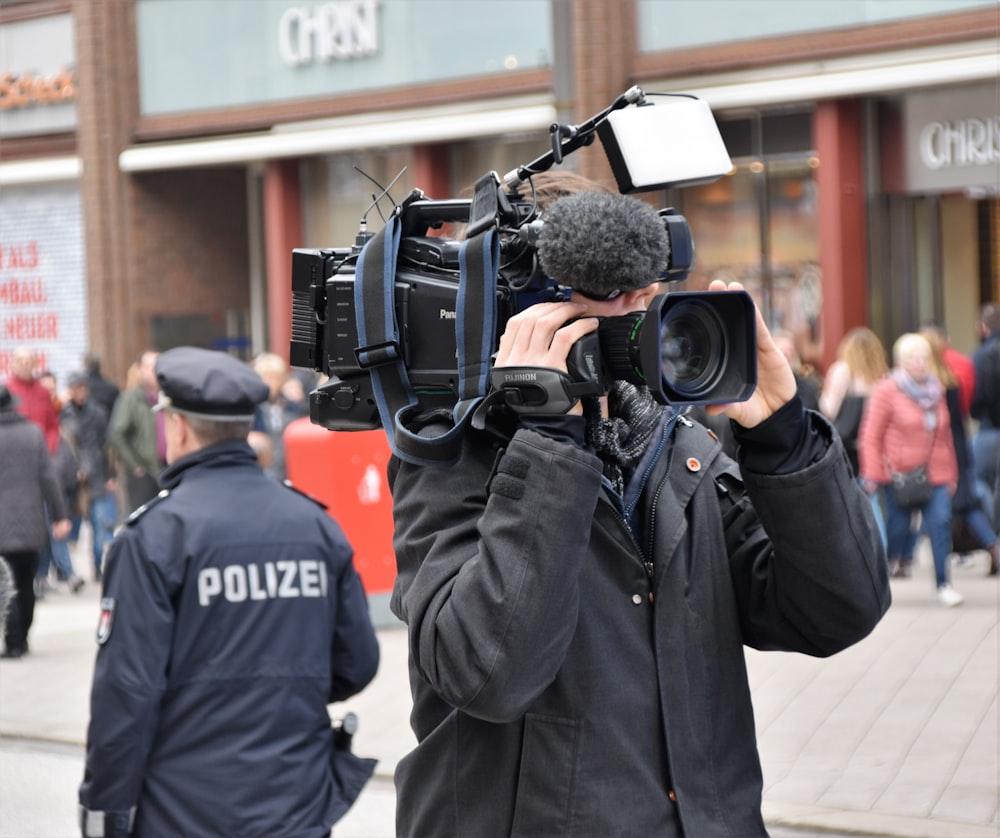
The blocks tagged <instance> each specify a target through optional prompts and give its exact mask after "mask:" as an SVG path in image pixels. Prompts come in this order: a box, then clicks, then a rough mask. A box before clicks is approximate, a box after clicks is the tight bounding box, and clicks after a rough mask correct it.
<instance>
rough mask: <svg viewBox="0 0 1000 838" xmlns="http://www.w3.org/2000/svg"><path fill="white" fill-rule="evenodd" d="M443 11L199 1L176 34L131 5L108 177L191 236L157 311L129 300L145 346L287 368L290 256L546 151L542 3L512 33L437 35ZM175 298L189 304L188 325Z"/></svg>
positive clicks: (482, 21) (490, 24)
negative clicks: (132, 91)
mask: <svg viewBox="0 0 1000 838" xmlns="http://www.w3.org/2000/svg"><path fill="white" fill-rule="evenodd" d="M453 10H454V6H453V5H452V4H449V3H447V2H444V3H442V2H436V1H425V2H421V3H420V4H410V3H398V2H376V1H375V0H340V1H339V2H328V3H318V4H314V5H311V6H303V5H297V4H295V3H292V2H290V0H266V2H264V1H262V2H255V3H253V4H247V5H242V4H241V5H240V7H239V9H237V8H236V5H235V4H233V3H230V2H225V0H205V1H204V2H201V3H198V4H193V5H191V6H188V7H187V8H186V10H185V15H184V16H183V19H179V17H178V16H177V15H176V14H175V13H174V10H173V8H172V6H171V4H170V3H169V2H163V0H139V2H138V3H137V4H136V19H135V25H136V36H137V56H138V75H139V94H140V96H139V100H140V114H139V117H138V123H137V131H136V139H137V141H135V142H133V143H131V144H130V146H129V147H128V148H126V149H124V150H123V151H122V153H121V154H120V156H119V157H118V159H117V161H116V162H117V165H118V166H119V167H120V169H121V170H122V171H123V172H125V173H127V174H128V175H129V177H130V178H131V180H132V183H133V184H134V187H135V189H136V190H137V196H138V199H139V200H140V201H141V202H142V203H143V204H144V214H145V213H147V212H156V213H158V214H159V215H160V216H170V217H172V220H171V221H170V222H169V223H170V226H172V227H173V226H175V225H178V226H180V225H181V223H182V220H181V218H180V216H181V215H182V214H183V213H189V214H192V215H193V217H192V218H191V219H190V223H189V225H188V226H189V227H191V228H192V229H191V230H189V232H190V233H195V231H197V234H196V235H188V236H186V237H185V239H184V240H185V242H186V250H187V253H186V254H185V259H184V264H183V265H182V264H180V263H179V261H178V260H177V258H176V255H175V254H159V255H160V258H161V259H162V260H165V261H166V264H167V267H168V270H167V273H168V275H169V276H170V278H171V281H170V288H171V289H173V291H172V296H171V297H170V299H167V298H166V297H165V296H164V295H163V293H162V289H160V290H158V289H157V288H155V287H150V288H149V289H148V293H145V294H143V299H144V300H146V301H148V302H149V303H150V304H151V308H150V310H149V312H147V313H146V315H145V317H146V319H148V320H149V322H150V324H151V328H150V331H149V333H148V340H149V341H150V342H151V343H152V344H153V345H168V344H174V343H177V342H182V341H183V342H194V343H201V344H205V343H206V342H209V343H211V344H212V345H221V346H225V347H226V348H228V349H230V350H237V351H242V352H244V353H245V354H247V355H249V354H252V353H256V352H259V351H261V350H263V349H265V348H272V349H277V351H282V352H283V353H284V352H286V351H287V345H288V336H289V334H290V288H289V270H290V260H291V251H292V248H294V247H338V246H339V247H344V246H350V245H351V244H353V243H354V240H355V236H356V234H357V232H358V229H359V225H360V224H361V223H362V218H365V219H366V220H367V222H368V223H370V224H371V228H372V229H373V230H377V229H378V228H379V227H380V226H381V223H382V222H381V218H380V216H382V217H384V216H385V215H386V214H387V213H388V212H390V211H391V209H392V206H393V201H398V200H401V199H402V198H403V197H405V196H406V195H407V194H408V193H409V191H410V190H411V189H413V188H420V189H422V190H423V191H424V192H426V193H427V194H428V195H429V196H433V197H451V196H452V195H453V194H454V193H456V192H458V191H459V190H461V189H462V188H463V187H467V186H468V185H470V184H471V183H472V182H473V181H474V180H475V179H476V178H477V177H478V176H479V175H481V174H482V173H483V172H484V171H487V170H489V169H492V168H501V167H503V166H504V165H509V166H510V167H513V166H514V165H516V164H518V163H521V162H525V161H526V160H528V159H532V158H533V157H535V156H537V154H538V153H539V150H544V148H545V147H546V144H547V142H548V140H547V135H546V134H545V129H546V128H547V127H548V125H549V124H550V123H551V122H552V121H553V120H554V118H555V110H554V108H553V106H552V104H551V95H550V94H549V93H547V92H546V91H545V86H546V83H547V81H548V76H549V70H548V68H549V67H550V65H551V63H552V60H553V59H552V48H551V24H550V16H549V4H548V2H547V0H530V2H524V3H521V4H519V14H518V16H517V18H516V20H515V19H514V17H513V16H511V15H509V14H507V13H506V12H504V11H503V10H502V9H501V8H499V7H498V6H497V5H495V4H484V5H483V6H482V7H481V14H477V15H476V18H475V20H468V19H465V18H463V20H462V21H459V20H453V19H450V18H449V16H452V17H453V15H452V12H453ZM444 21H447V25H446V26H445V25H443V22H444ZM463 21H464V22H463ZM484 32H488V33H489V35H488V37H484V35H483V34H482V33H484ZM181 42H183V43H184V44H185V48H184V51H183V60H182V59H181V56H179V55H178V50H177V49H176V45H177V44H178V43H181ZM206 77H210V78H212V79H213V83H212V84H211V85H205V84H201V83H200V80H201V79H203V78H206ZM477 91H485V93H486V95H485V96H477ZM238 129H241V130H239V133H236V131H237V130H238ZM226 172H228V175H225V174H224V173H226ZM208 184H211V185H210V187H209V188H208V189H206V186H207V185H208ZM390 187H391V188H390ZM385 189H387V196H386V197H384V198H382V199H381V200H379V201H375V200H374V199H375V198H376V197H377V196H379V195H381V193H382V192H383V190H385ZM222 195H224V198H222V199H221V200H220V196H222ZM206 202H208V203H209V204H210V206H211V209H210V210H209V211H208V212H206V211H205V210H204V208H203V207H204V204H205V203H206ZM224 207H225V209H224ZM223 219H225V220H223ZM234 219H235V222H238V223H235V222H234V223H233V224H231V229H229V231H228V233H227V232H226V231H225V229H220V227H221V228H224V227H225V225H226V222H227V221H229V222H233V221H234ZM237 227H239V228H240V229H241V230H242V237H241V236H240V235H239V231H238V230H237V229H236V228H237ZM139 246H140V247H144V246H145V245H142V244H140V245H139ZM220 253H225V254H226V258H227V259H228V260H229V264H228V270H227V271H226V275H225V276H220V274H219V273H218V268H220V267H221V266H220V264H219V259H218V256H219V254H220ZM199 262H200V263H201V264H203V265H204V264H209V263H211V264H212V265H213V266H214V269H213V270H211V271H208V270H201V269H200V268H199V267H198V263H199ZM183 273H187V274H188V276H187V277H184V276H183V275H182V274H183ZM220 282H221V287H220ZM178 287H181V288H185V287H197V288H198V291H197V294H196V295H192V298H191V301H190V303H191V305H190V310H184V309H183V308H182V307H181V306H180V305H178V298H177V296H176V290H177V289H178ZM154 308H155V309H156V310H158V311H160V314H159V315H158V319H156V318H154V317H153V310H154ZM179 309H180V310H179ZM167 312H169V313H167ZM213 324H214V325H213ZM220 324H226V327H227V329H226V331H225V333H223V334H219V333H218V327H219V325H220ZM231 327H238V328H237V331H236V332H235V333H234V332H233V331H231ZM213 328H214V329H215V334H214V335H213V334H212V330H213Z"/></svg>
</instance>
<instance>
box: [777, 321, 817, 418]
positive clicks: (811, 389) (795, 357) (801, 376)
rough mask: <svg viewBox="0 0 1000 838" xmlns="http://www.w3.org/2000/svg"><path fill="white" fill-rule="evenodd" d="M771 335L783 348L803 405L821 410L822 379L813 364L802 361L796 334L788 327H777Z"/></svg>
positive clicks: (782, 352)
mask: <svg viewBox="0 0 1000 838" xmlns="http://www.w3.org/2000/svg"><path fill="white" fill-rule="evenodd" d="M771 336H772V337H773V338H774V343H775V346H777V347H778V349H780V350H781V354H782V355H784V356H785V358H786V359H787V360H788V364H789V366H791V368H792V374H793V375H794V376H795V388H796V390H797V391H798V394H799V398H800V399H802V406H803V407H804V408H806V410H819V390H820V380H819V379H818V378H817V377H816V371H815V370H814V369H813V368H812V367H811V366H810V367H807V366H805V365H804V364H803V363H802V359H801V358H800V357H799V350H798V349H797V348H796V346H795V335H793V334H792V333H791V332H789V331H788V330H786V329H776V330H775V331H773V332H772V333H771Z"/></svg>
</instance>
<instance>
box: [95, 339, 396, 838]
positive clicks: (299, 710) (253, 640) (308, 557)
mask: <svg viewBox="0 0 1000 838" xmlns="http://www.w3.org/2000/svg"><path fill="white" fill-rule="evenodd" d="M156 375H157V379H158V381H159V386H160V389H161V395H160V401H159V408H158V412H160V413H161V414H162V415H163V416H164V417H165V418H166V423H165V428H166V433H167V460H168V462H169V466H168V468H167V469H166V470H165V471H164V472H163V474H162V475H161V484H162V486H163V491H162V492H161V493H160V494H159V495H158V496H157V498H156V499H155V500H153V501H151V502H150V503H148V504H147V505H146V506H145V507H144V508H141V509H138V510H136V511H135V512H134V513H132V515H131V516H130V518H129V520H128V522H127V523H126V525H125V526H124V527H123V528H122V529H121V530H120V531H119V532H118V533H117V535H116V536H115V539H114V540H113V541H112V544H111V548H110V551H109V553H108V557H107V567H106V570H105V574H104V587H103V592H102V597H103V598H102V600H101V609H102V614H101V619H100V623H99V626H98V634H97V642H98V644H99V648H98V652H97V662H96V665H95V668H94V683H93V690H92V693H91V704H90V713H91V718H90V726H89V730H88V734H87V756H86V769H85V774H84V779H83V784H82V785H81V787H80V803H81V805H82V827H83V833H84V835H102V836H105V838H125V836H128V835H133V834H135V835H220V836H230V835H232V836H236V835H267V836H317V838H318V837H319V836H325V835H327V834H328V833H329V830H330V826H331V824H333V823H334V821H336V820H337V819H338V818H339V817H340V816H341V815H342V814H343V813H344V812H345V811H346V810H347V809H348V807H349V806H350V805H351V803H352V802H353V801H354V799H355V798H356V797H357V795H358V793H359V792H360V790H361V788H362V787H363V785H364V783H365V782H366V781H367V779H368V778H369V776H370V775H371V773H372V770H373V767H374V762H373V761H372V760H362V759H360V758H358V757H356V756H354V755H353V754H351V753H350V751H349V750H345V749H342V748H337V747H336V743H337V742H342V739H343V738H342V737H340V736H338V735H337V733H336V731H335V730H334V729H332V728H331V725H330V716H329V712H328V709H327V705H328V704H330V703H333V702H336V701H342V700H344V699H346V698H348V697H349V696H351V695H353V694H355V693H356V692H358V691H359V690H360V689H362V688H363V687H364V686H365V685H366V684H368V683H369V681H370V680H371V679H372V678H373V677H374V675H375V671H376V668H377V665H378V658H379V650H378V643H377V640H376V637H375V631H374V629H373V627H372V624H371V622H370V620H369V616H368V605H367V601H366V598H365V593H364V590H363V588H362V586H361V580H360V578H359V577H358V574H357V572H356V571H355V569H354V565H353V562H352V551H351V547H350V545H349V544H348V542H347V540H346V539H345V537H344V535H343V532H342V531H341V530H340V528H339V527H338V526H337V525H336V523H334V521H333V519H332V518H330V517H329V516H328V515H327V514H326V512H325V511H324V510H323V508H322V507H321V506H320V505H318V504H316V503H315V502H313V501H312V500H310V499H309V498H306V497H304V496H303V495H301V494H300V493H298V492H297V491H295V490H293V489H291V488H289V487H287V486H285V485H282V484H280V483H278V482H276V481H274V480H272V479H270V478H269V477H267V476H266V475H265V474H264V472H263V470H262V469H261V467H260V465H259V464H258V463H257V461H256V458H255V457H254V454H253V451H252V450H251V449H250V446H249V445H248V444H247V441H246V440H247V433H248V431H249V430H250V423H251V420H252V418H253V413H254V408H255V406H256V405H257V404H259V403H260V402H262V401H264V399H266V398H267V393H268V388H267V385H266V384H264V382H263V381H262V380H261V379H260V377H259V376H258V375H257V374H256V373H255V372H254V371H253V370H252V369H251V368H250V367H249V366H248V365H247V364H244V363H243V362H241V361H238V360H236V359H235V358H233V357H231V356H229V355H225V354H223V353H221V352H211V351H209V350H205V349H195V348H192V347H180V348H177V349H171V350H169V351H167V352H164V353H163V354H162V355H160V357H159V360H158V361H157V363H156Z"/></svg>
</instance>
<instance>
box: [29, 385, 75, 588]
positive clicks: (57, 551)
mask: <svg viewBox="0 0 1000 838" xmlns="http://www.w3.org/2000/svg"><path fill="white" fill-rule="evenodd" d="M38 381H39V383H40V384H41V385H42V386H43V387H44V388H45V390H46V391H47V392H48V394H49V397H50V399H51V400H52V408H53V410H55V412H56V416H57V418H58V417H59V414H60V411H61V409H62V404H63V400H62V395H61V394H60V392H59V382H58V379H57V378H56V374H55V373H54V372H52V371H51V370H42V372H40V373H39V374H38ZM52 465H53V466H54V468H55V470H56V482H58V484H59V488H60V490H61V491H62V494H63V501H64V503H65V506H66V514H67V515H69V516H70V519H71V520H72V516H73V515H75V514H76V510H77V507H78V505H79V501H80V478H79V475H78V468H79V456H78V452H77V450H76V443H75V442H74V440H73V438H72V437H71V436H70V435H69V434H68V433H67V432H66V429H65V428H64V427H63V425H62V420H61V419H60V420H59V440H58V442H57V443H56V450H55V451H54V452H53V454H52ZM46 514H48V515H49V523H50V524H51V522H52V519H51V512H50V511H47V512H46ZM71 537H72V531H71V532H70V534H69V535H67V536H65V537H63V538H55V537H52V538H50V539H49V544H48V546H46V547H43V548H42V550H41V551H40V552H39V554H38V574H37V575H36V577H35V597H36V598H37V599H42V598H44V597H45V595H46V594H47V593H49V591H51V590H53V586H52V583H51V581H50V580H49V572H50V571H51V569H52V567H53V566H55V570H56V574H55V575H56V581H58V582H65V583H66V585H67V587H68V588H69V589H70V590H71V591H72V592H73V593H74V594H78V593H80V590H81V588H83V585H84V581H83V579H82V578H80V576H78V575H77V573H76V570H75V569H74V567H73V558H72V556H71V555H70V543H69V542H70V538H71Z"/></svg>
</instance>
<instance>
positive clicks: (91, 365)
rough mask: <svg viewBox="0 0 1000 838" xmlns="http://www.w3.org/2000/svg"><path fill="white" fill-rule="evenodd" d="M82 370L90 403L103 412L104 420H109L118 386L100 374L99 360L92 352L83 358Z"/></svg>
mask: <svg viewBox="0 0 1000 838" xmlns="http://www.w3.org/2000/svg"><path fill="white" fill-rule="evenodd" d="M83 369H84V372H85V373H86V378H87V391H88V392H89V394H90V401H92V402H93V403H94V404H95V405H97V406H98V407H100V408H101V410H103V411H104V418H105V420H108V419H110V418H111V411H112V410H114V407H115V399H117V398H118V392H119V390H118V385H117V384H115V382H113V381H112V380H111V379H110V378H105V377H104V376H103V375H102V374H101V359H100V357H99V356H98V355H97V354H95V353H94V352H88V353H86V354H85V355H84V356H83Z"/></svg>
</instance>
